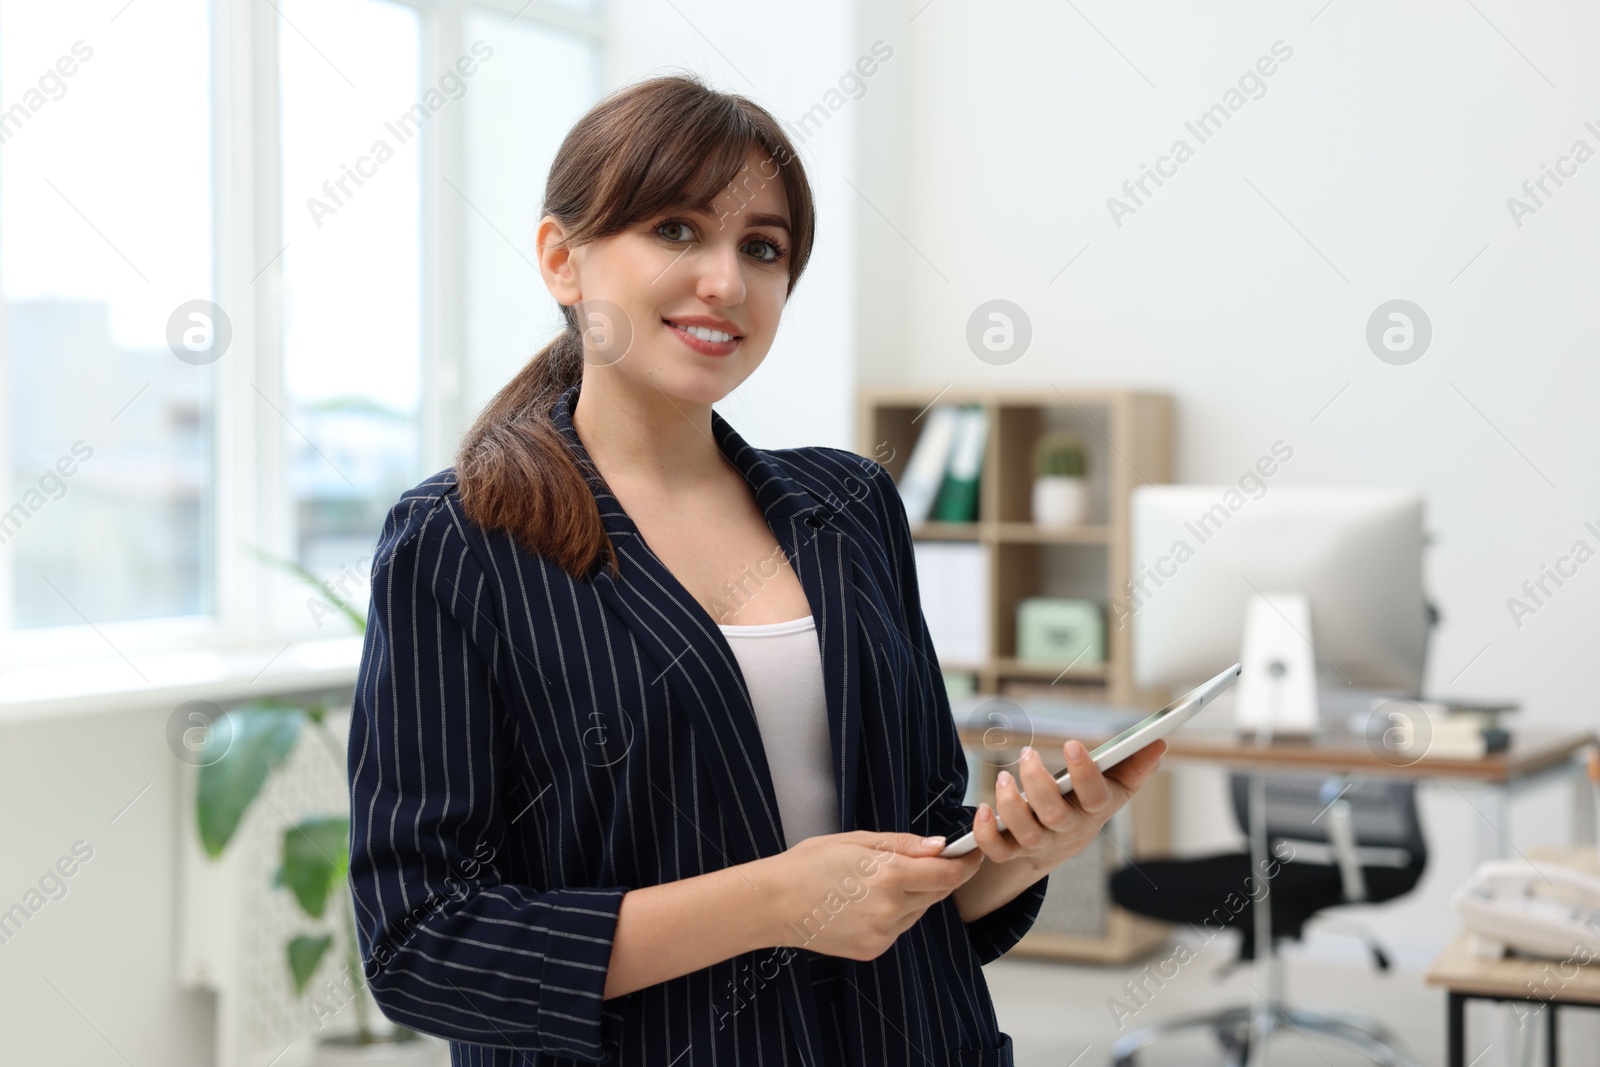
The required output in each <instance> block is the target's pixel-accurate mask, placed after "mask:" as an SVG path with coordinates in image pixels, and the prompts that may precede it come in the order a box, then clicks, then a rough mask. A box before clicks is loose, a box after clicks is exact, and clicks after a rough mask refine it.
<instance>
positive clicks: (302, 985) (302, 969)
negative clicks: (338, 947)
mask: <svg viewBox="0 0 1600 1067" xmlns="http://www.w3.org/2000/svg"><path fill="white" fill-rule="evenodd" d="M331 944H333V938H332V937H329V936H328V935H327V934H323V935H322V936H321V937H305V936H303V935H302V936H300V937H297V938H295V939H294V940H293V941H291V942H289V945H288V949H289V973H290V974H292V975H293V976H294V995H295V996H297V997H298V996H302V995H303V994H304V993H305V991H306V983H307V982H309V981H311V976H312V975H313V974H316V973H317V964H319V963H321V962H322V957H323V956H324V955H326V954H327V951H328V946H329V945H331Z"/></svg>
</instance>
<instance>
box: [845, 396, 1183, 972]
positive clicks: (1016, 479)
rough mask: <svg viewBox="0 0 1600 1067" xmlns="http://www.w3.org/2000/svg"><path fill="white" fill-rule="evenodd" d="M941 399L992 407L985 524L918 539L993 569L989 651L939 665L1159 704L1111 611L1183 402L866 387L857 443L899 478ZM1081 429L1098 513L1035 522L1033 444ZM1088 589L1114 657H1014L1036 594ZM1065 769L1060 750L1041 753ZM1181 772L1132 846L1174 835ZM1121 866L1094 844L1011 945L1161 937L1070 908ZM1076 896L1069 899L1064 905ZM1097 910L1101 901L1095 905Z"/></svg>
mask: <svg viewBox="0 0 1600 1067" xmlns="http://www.w3.org/2000/svg"><path fill="white" fill-rule="evenodd" d="M934 403H941V404H974V403H975V404H981V405H982V406H983V407H984V408H985V409H986V411H987V413H988V416H989V420H988V422H989V431H988V434H989V436H988V440H987V442H986V447H985V448H984V456H983V467H982V471H981V473H980V475H979V487H978V519H977V521H976V522H962V523H945V522H929V523H923V524H920V525H918V526H916V527H914V528H913V529H912V537H913V539H915V540H927V541H968V542H976V543H978V544H981V545H984V546H985V547H986V555H987V557H988V566H989V605H988V607H989V627H990V632H989V653H990V655H989V658H988V659H987V660H985V661H983V662H980V663H964V662H953V661H941V662H940V664H939V666H940V668H941V669H942V670H944V671H946V672H956V671H960V672H966V673H970V674H972V675H974V676H975V678H976V681H977V691H978V692H979V693H987V694H994V695H997V696H1023V695H1033V694H1040V693H1044V694H1049V695H1054V696H1060V697H1062V698H1064V699H1069V700H1071V699H1077V700H1086V701H1091V702H1094V703H1102V704H1124V705H1130V706H1135V707H1148V708H1155V707H1159V706H1160V705H1161V704H1162V703H1165V697H1164V694H1163V693H1160V692H1144V691H1141V690H1140V689H1139V688H1138V687H1136V686H1135V685H1134V681H1133V650H1132V640H1131V639H1132V632H1131V628H1130V627H1126V626H1123V627H1119V626H1118V625H1117V618H1116V615H1115V613H1114V612H1112V611H1111V610H1109V604H1110V602H1111V600H1112V598H1113V597H1119V596H1120V599H1121V600H1122V602H1123V603H1126V602H1127V595H1126V592H1125V590H1126V585H1125V583H1126V582H1127V580H1128V577H1129V564H1130V546H1131V540H1132V539H1131V536H1130V523H1129V499H1130V494H1131V493H1132V492H1133V489H1134V487H1135V486H1137V485H1140V484H1144V483H1147V482H1150V483H1162V482H1170V481H1171V480H1172V474H1173V462H1172V452H1173V433H1172V400H1171V398H1170V397H1168V396H1167V395H1165V394H1162V393H1151V392H1140V391H1134V390H1115V389H1112V390H1106V389H1080V390H1072V389H1068V390H1060V389H1056V388H1054V387H1052V386H1048V385H1046V386H1042V387H1039V388H1033V389H1027V388H1024V389H1006V390H996V389H978V388H970V387H955V386H952V387H948V388H942V389H941V388H940V387H938V386H932V387H918V386H908V387H890V388H883V387H870V388H865V389H863V390H862V392H861V396H860V410H859V412H858V419H857V423H856V426H857V434H858V436H857V439H858V441H859V442H860V446H859V447H858V448H857V449H856V451H858V452H860V453H861V454H862V455H864V456H872V457H874V458H876V459H878V461H879V462H881V463H882V464H883V465H884V466H885V467H886V468H888V470H889V473H890V474H891V475H893V476H894V478H895V480H896V481H897V482H898V481H899V479H900V476H901V474H902V473H903V472H904V470H905V465H906V462H907V460H908V459H909V458H910V456H911V452H912V449H913V447H914V446H915V444H916V441H917V435H918V434H919V433H920V432H921V430H922V428H923V427H924V426H925V425H926V423H927V419H926V416H927V412H928V410H929V409H930V408H931V406H932V405H933V404H934ZM1056 429H1062V430H1070V431H1073V432H1075V433H1077V434H1078V436H1079V437H1081V438H1082V439H1083V442H1084V444H1085V446H1086V448H1087V451H1088V471H1087V477H1088V479H1089V485H1090V492H1089V496H1090V505H1089V518H1088V521H1087V522H1086V523H1085V524H1084V525H1081V526H1075V527H1070V528H1065V529H1057V528H1049V527H1041V526H1036V525H1034V523H1033V522H1032V521H1031V512H1032V487H1033V449H1034V445H1035V444H1036V443H1037V441H1038V439H1039V437H1040V435H1041V434H1042V433H1044V432H1046V431H1047V430H1056ZM1047 594H1048V595H1055V596H1072V597H1082V598H1085V599H1089V600H1094V601H1096V602H1098V603H1099V604H1100V605H1101V607H1102V610H1103V611H1104V612H1105V622H1106V659H1105V662H1104V663H1098V664H1093V665H1087V664H1085V665H1080V666H1073V667H1070V668H1068V669H1065V670H1063V669H1062V668H1061V667H1059V666H1050V665H1043V664H1034V663H1024V662H1023V661H1021V660H1019V659H1017V658H1016V655H1015V652H1016V610H1017V605H1018V603H1019V602H1020V601H1021V600H1022V599H1023V598H1024V597H1029V596H1040V595H1047ZM1040 754H1041V755H1042V756H1044V758H1045V763H1046V766H1048V767H1049V768H1050V769H1051V770H1053V771H1060V770H1061V769H1062V768H1063V766H1064V764H1063V762H1062V760H1061V758H1060V753H1059V752H1057V753H1044V752H1041V753H1040ZM976 755H977V757H978V771H977V774H976V775H975V778H976V782H975V784H976V786H977V790H978V795H979V798H980V799H983V800H986V801H988V802H989V803H990V804H993V803H994V777H995V774H996V772H997V771H998V770H999V767H998V766H997V765H995V764H994V763H992V762H990V761H989V760H988V759H986V758H985V757H986V756H987V755H990V754H989V753H984V752H977V753H976ZM1170 806H1171V800H1170V782H1169V780H1168V778H1167V775H1166V773H1165V772H1163V773H1161V774H1157V775H1156V776H1155V778H1153V779H1151V781H1150V782H1148V783H1147V784H1146V786H1145V788H1143V789H1141V790H1140V791H1139V795H1138V796H1136V797H1135V798H1134V800H1133V803H1132V804H1131V805H1130V812H1129V814H1128V818H1130V819H1131V821H1132V827H1133V836H1134V842H1135V845H1136V847H1135V855H1142V854H1150V853H1157V852H1162V851H1164V850H1165V849H1166V847H1167V845H1168V830H1169V826H1170ZM1120 863H1121V857H1120V856H1118V855H1116V854H1114V852H1113V850H1112V849H1111V847H1110V846H1109V845H1102V843H1101V842H1100V841H1097V842H1096V847H1093V848H1091V849H1090V850H1089V851H1087V852H1085V853H1084V854H1083V855H1081V856H1078V857H1074V859H1073V860H1070V861H1068V864H1067V865H1065V866H1064V867H1063V868H1061V869H1060V870H1059V871H1058V874H1057V876H1053V877H1052V879H1051V883H1052V887H1051V892H1050V893H1049V894H1048V897H1047V901H1046V905H1045V909H1044V911H1043V912H1041V915H1040V918H1039V921H1037V922H1036V923H1035V924H1034V927H1033V929H1032V930H1031V931H1030V932H1029V933H1028V936H1026V937H1024V938H1023V939H1022V941H1021V942H1019V943H1018V944H1017V946H1016V948H1015V949H1014V950H1013V951H1014V953H1015V954H1017V955H1019V956H1037V957H1045V958H1049V959H1057V960H1070V961H1073V962H1079V963H1101V964H1108V963H1123V962H1127V961H1129V960H1132V959H1136V958H1138V957H1140V956H1143V955H1147V954H1149V953H1150V952H1153V951H1155V949H1156V948H1157V947H1158V946H1160V945H1161V944H1162V943H1163V942H1164V941H1165V940H1166V937H1167V934H1168V931H1169V927H1168V926H1167V924H1165V923H1158V922H1154V921H1152V920H1149V919H1145V918H1143V917H1141V916H1138V915H1134V914H1132V913H1130V912H1127V911H1125V910H1123V909H1121V908H1118V907H1116V906H1115V905H1113V904H1111V903H1110V902H1109V901H1105V903H1104V904H1103V906H1102V907H1101V909H1100V910H1099V911H1096V912H1094V914H1095V915H1096V916H1097V917H1098V920H1099V921H1098V923H1090V924H1089V926H1090V927H1091V928H1093V929H1094V932H1090V931H1088V930H1085V929H1083V922H1082V915H1081V914H1080V915H1079V916H1078V918H1077V919H1076V920H1068V919H1065V918H1063V913H1064V912H1065V913H1070V912H1073V911H1076V912H1079V913H1081V912H1082V910H1083V909H1082V906H1081V902H1082V901H1084V900H1094V899H1100V898H1102V897H1103V896H1104V892H1105V889H1104V881H1103V879H1104V878H1105V877H1106V875H1108V874H1109V872H1110V871H1111V870H1113V869H1115V867H1116V866H1118V865H1119V864H1120ZM1062 904H1066V905H1068V906H1067V907H1066V908H1062V907H1060V905H1062ZM1091 910H1093V909H1092V908H1091Z"/></svg>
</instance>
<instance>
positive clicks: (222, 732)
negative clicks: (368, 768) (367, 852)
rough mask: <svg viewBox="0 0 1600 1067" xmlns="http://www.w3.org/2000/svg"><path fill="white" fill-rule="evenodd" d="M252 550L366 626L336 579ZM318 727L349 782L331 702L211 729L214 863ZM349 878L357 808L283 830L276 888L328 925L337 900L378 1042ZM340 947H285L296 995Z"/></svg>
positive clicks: (207, 776) (208, 815)
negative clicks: (352, 813)
mask: <svg viewBox="0 0 1600 1067" xmlns="http://www.w3.org/2000/svg"><path fill="white" fill-rule="evenodd" d="M251 551H252V552H253V554H254V555H255V556H256V558H257V559H259V560H261V561H262V562H264V563H267V564H269V565H271V566H274V567H277V568H279V569H281V570H284V571H287V572H288V573H290V574H292V575H294V576H295V577H297V578H299V579H300V580H302V581H304V582H306V583H308V584H310V585H312V586H314V587H315V588H317V589H318V590H320V591H321V592H322V594H323V595H324V596H326V597H327V598H328V599H329V600H330V601H331V602H332V603H333V604H334V605H335V606H336V607H337V608H338V609H339V611H340V612H341V613H342V614H343V615H344V616H345V617H346V618H348V619H349V620H350V621H351V623H352V624H354V625H355V627H356V629H357V630H358V631H359V632H362V633H365V632H366V620H365V619H364V618H362V616H361V614H360V612H358V611H357V610H356V609H355V608H354V607H353V606H352V605H351V604H350V603H349V601H348V600H346V599H345V598H344V597H343V596H341V595H339V593H338V592H337V591H336V590H335V589H334V588H333V587H332V586H331V585H329V584H328V583H326V582H324V581H322V580H321V579H319V578H318V577H317V576H316V575H315V574H313V573H312V572H311V571H309V570H307V569H306V568H304V567H302V566H301V565H300V564H298V563H295V562H293V561H290V560H283V559H279V558H277V557H275V556H271V555H269V554H267V553H265V552H261V551H260V550H257V549H252V550H251ZM308 731H309V732H310V734H311V735H312V736H313V737H315V738H316V739H317V740H318V742H320V745H321V747H322V748H323V749H324V750H325V751H326V752H327V754H328V757H329V759H331V760H332V761H333V765H334V767H335V769H336V770H337V771H338V773H339V776H340V778H343V777H344V775H345V758H344V752H343V749H342V748H341V746H340V745H339V742H338V739H337V738H335V737H334V735H333V732H332V730H330V729H329V727H328V722H327V707H326V705H324V704H322V703H320V702H319V703H313V704H310V705H309V706H302V705H301V704H297V703H292V702H289V701H281V700H258V701H253V702H251V703H249V704H245V705H241V706H240V707H236V708H233V709H230V710H229V711H228V713H227V714H226V715H225V716H223V717H222V718H221V719H219V720H218V721H217V722H216V723H214V724H213V728H212V729H211V730H208V731H207V735H206V741H205V746H204V748H203V749H202V750H201V754H200V756H201V758H200V759H199V760H198V762H199V764H200V767H199V772H200V780H199V788H198V789H197V791H196V795H195V816H196V819H195V822H196V826H197V827H198V829H199V836H200V846H201V848H203V849H204V850H205V853H206V855H207V856H209V857H210V858H212V859H218V858H220V857H221V856H222V853H223V852H224V850H226V849H227V847H228V843H229V842H230V841H232V840H233V837H234V834H235V833H236V832H237V831H238V829H239V825H240V823H241V822H243V820H244V817H245V814H246V812H248V811H249V810H250V806H251V805H252V804H253V803H254V802H255V800H256V798H257V797H260V796H261V795H262V789H263V788H264V787H265V785H266V783H267V780H268V779H269V778H270V777H271V776H272V773H273V772H274V771H276V770H277V769H278V768H280V767H282V766H283V765H284V763H286V762H287V761H288V759H289V756H290V754H291V753H293V751H294V748H295V745H296V744H297V743H298V742H299V740H300V738H301V737H302V736H304V735H305V734H306V733H307V732H308ZM349 880H350V817H349V815H348V814H346V813H339V814H324V815H313V816H309V817H307V818H304V819H302V820H300V821H299V822H297V823H295V824H294V825H292V826H289V827H287V828H286V829H285V830H284V831H283V837H282V840H281V842H280V846H279V863H278V867H277V871H276V873H275V874H274V876H273V881H272V884H273V886H275V887H279V888H283V889H287V890H288V891H289V893H290V894H291V895H292V896H293V897H294V900H295V903H296V904H297V905H298V906H299V908H300V910H301V912H303V913H304V914H305V915H306V916H307V917H309V918H312V919H316V920H322V921H324V922H327V921H328V919H327V911H328V906H329V904H330V903H331V904H333V905H334V908H335V910H336V911H337V912H338V913H339V921H340V922H341V924H342V926H343V929H344V934H345V960H344V965H345V967H346V969H347V970H348V971H349V974H350V978H351V981H352V982H353V983H354V992H355V996H354V997H353V1000H354V1004H355V1012H356V1040H357V1042H358V1043H359V1044H362V1045H368V1044H372V1043H374V1042H376V1041H378V1040H379V1038H378V1037H377V1036H376V1035H375V1034H374V1032H373V1029H372V1025H371V1019H370V1013H369V1011H368V1006H367V1002H366V998H365V995H364V994H365V993H366V981H365V975H364V974H363V972H362V966H361V959H360V956H359V954H358V951H357V945H358V943H357V940H356V927H355V911H354V907H353V904H352V901H351V898H350V892H349ZM332 947H333V935H332V933H331V931H330V932H323V933H321V934H316V935H304V934H302V935H300V936H298V937H295V938H293V939H292V940H290V941H289V942H288V943H287V944H286V945H285V946H284V954H285V957H286V961H287V963H288V967H289V975H290V978H291V979H292V981H293V983H294V991H295V995H296V996H303V995H304V994H305V991H306V986H307V985H308V984H309V983H310V981H311V978H312V976H313V975H314V974H316V971H317V968H318V967H319V966H320V965H321V963H322V961H323V959H324V957H326V956H327V954H328V950H329V949H331V948H332ZM417 1036H418V1035H417V1034H416V1033H415V1031H411V1030H407V1029H406V1028H404V1027H400V1028H398V1029H397V1030H396V1032H395V1034H394V1037H393V1040H400V1041H405V1040H414V1039H416V1038H417Z"/></svg>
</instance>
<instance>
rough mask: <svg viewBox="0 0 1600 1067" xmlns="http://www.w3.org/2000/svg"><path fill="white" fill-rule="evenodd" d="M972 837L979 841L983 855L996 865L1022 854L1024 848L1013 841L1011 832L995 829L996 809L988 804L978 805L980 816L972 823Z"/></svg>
mask: <svg viewBox="0 0 1600 1067" xmlns="http://www.w3.org/2000/svg"><path fill="white" fill-rule="evenodd" d="M972 836H973V837H974V838H976V839H977V841H978V847H979V848H980V849H982V850H983V854H984V855H985V856H988V857H989V858H990V859H992V860H994V861H995V862H996V863H1005V862H1006V861H1007V860H1012V859H1015V858H1016V857H1017V855H1018V854H1020V853H1021V852H1022V846H1021V845H1019V844H1017V843H1016V841H1015V840H1013V839H1012V837H1011V834H1010V832H1009V831H1006V832H1002V831H1001V830H999V829H997V828H996V827H995V822H994V809H993V808H991V807H990V806H989V805H988V804H979V805H978V814H977V816H976V817H975V818H974V819H973V822H972Z"/></svg>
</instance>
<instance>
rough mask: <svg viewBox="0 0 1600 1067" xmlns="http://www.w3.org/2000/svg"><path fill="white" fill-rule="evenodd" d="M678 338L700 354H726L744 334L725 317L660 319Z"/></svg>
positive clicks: (736, 346) (737, 345) (729, 353)
mask: <svg viewBox="0 0 1600 1067" xmlns="http://www.w3.org/2000/svg"><path fill="white" fill-rule="evenodd" d="M661 321H662V322H663V323H665V324H666V326H667V328H668V329H670V330H671V331H672V332H673V333H674V334H676V335H677V337H678V340H680V341H682V342H683V343H684V344H686V345H688V346H689V347H690V348H692V349H694V350H695V351H696V352H699V353H700V354H702V355H706V356H726V355H731V354H732V352H733V350H734V349H736V348H738V347H739V342H740V341H741V340H743V339H744V334H742V333H740V332H739V328H738V327H737V326H735V325H734V324H733V323H731V322H729V321H727V320H726V319H712V318H706V317H705V316H701V315H695V316H691V317H687V318H681V319H662V320H661Z"/></svg>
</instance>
